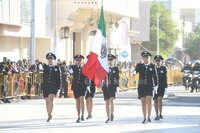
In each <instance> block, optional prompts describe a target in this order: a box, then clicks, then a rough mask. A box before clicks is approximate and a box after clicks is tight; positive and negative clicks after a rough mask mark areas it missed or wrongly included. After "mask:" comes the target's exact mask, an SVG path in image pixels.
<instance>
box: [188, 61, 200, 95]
mask: <svg viewBox="0 0 200 133" xmlns="http://www.w3.org/2000/svg"><path fill="white" fill-rule="evenodd" d="M195 71H198V72H199V73H200V63H199V62H196V63H195V64H194V66H193V68H192V73H193V75H194V72H195ZM196 81H198V82H199V83H200V78H193V79H192V87H191V91H190V92H193V91H194V89H195V88H196V86H195V82H196ZM196 91H197V90H196Z"/></svg>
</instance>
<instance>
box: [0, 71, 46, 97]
mask: <svg viewBox="0 0 200 133" xmlns="http://www.w3.org/2000/svg"><path fill="white" fill-rule="evenodd" d="M42 81H43V73H38V72H22V73H19V74H18V73H15V74H8V75H3V74H0V98H5V97H17V96H31V95H40V93H41V91H40V90H41V88H40V86H41V83H42Z"/></svg>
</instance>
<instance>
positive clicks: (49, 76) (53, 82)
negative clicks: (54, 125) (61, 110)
mask: <svg viewBox="0 0 200 133" xmlns="http://www.w3.org/2000/svg"><path fill="white" fill-rule="evenodd" d="M46 58H47V60H48V65H46V64H44V65H43V68H44V71H43V72H44V75H43V84H42V89H43V96H44V98H45V102H46V110H47V114H48V119H47V122H49V121H50V120H51V119H52V115H51V113H52V111H53V99H54V97H55V96H56V94H58V95H59V90H60V88H61V72H60V67H59V66H57V65H54V64H53V60H55V59H56V56H55V55H54V54H53V53H48V54H47V55H46Z"/></svg>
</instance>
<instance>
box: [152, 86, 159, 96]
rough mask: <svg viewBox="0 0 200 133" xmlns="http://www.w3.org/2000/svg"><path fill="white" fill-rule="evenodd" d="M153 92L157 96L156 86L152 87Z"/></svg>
mask: <svg viewBox="0 0 200 133" xmlns="http://www.w3.org/2000/svg"><path fill="white" fill-rule="evenodd" d="M153 91H154V93H155V94H158V86H154V87H153Z"/></svg>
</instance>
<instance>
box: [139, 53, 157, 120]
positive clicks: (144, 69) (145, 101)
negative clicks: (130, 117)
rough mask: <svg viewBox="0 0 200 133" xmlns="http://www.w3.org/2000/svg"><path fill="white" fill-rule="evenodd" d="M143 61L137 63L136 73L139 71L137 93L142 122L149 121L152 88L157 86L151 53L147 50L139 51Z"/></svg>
mask: <svg viewBox="0 0 200 133" xmlns="http://www.w3.org/2000/svg"><path fill="white" fill-rule="evenodd" d="M141 56H142V58H143V63H140V64H137V66H136V73H139V81H138V95H139V99H140V100H141V103H142V111H143V116H144V120H143V121H142V123H143V124H145V123H147V122H151V119H150V116H151V108H152V103H151V101H152V95H153V89H154V88H155V89H156V88H157V75H156V70H155V65H154V64H152V63H150V56H151V54H150V53H149V52H147V51H143V52H142V53H141Z"/></svg>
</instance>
